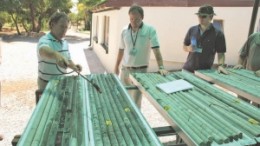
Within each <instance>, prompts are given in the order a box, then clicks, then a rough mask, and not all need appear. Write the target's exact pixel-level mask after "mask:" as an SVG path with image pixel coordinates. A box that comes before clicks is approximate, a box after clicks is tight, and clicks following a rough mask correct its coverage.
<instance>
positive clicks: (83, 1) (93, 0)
mask: <svg viewBox="0 0 260 146" xmlns="http://www.w3.org/2000/svg"><path fill="white" fill-rule="evenodd" d="M104 1H105V0H79V4H78V10H79V14H80V15H84V16H83V18H84V23H85V28H84V29H85V30H90V25H91V19H92V17H91V15H92V14H91V10H92V9H93V7H95V6H96V5H98V4H100V3H102V2H104ZM82 5H84V7H83V6H82ZM81 13H82V14H81Z"/></svg>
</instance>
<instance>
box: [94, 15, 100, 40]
mask: <svg viewBox="0 0 260 146" xmlns="http://www.w3.org/2000/svg"><path fill="white" fill-rule="evenodd" d="M98 28H99V20H98V16H97V18H96V30H95V36H94V37H93V40H94V41H95V42H96V43H98Z"/></svg>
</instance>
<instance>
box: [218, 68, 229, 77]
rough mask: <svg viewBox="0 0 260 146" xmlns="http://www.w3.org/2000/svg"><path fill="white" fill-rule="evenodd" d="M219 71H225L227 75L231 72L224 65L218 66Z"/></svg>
mask: <svg viewBox="0 0 260 146" xmlns="http://www.w3.org/2000/svg"><path fill="white" fill-rule="evenodd" d="M218 73H223V74H225V75H228V74H229V72H228V71H227V70H226V69H225V68H224V67H223V66H218Z"/></svg>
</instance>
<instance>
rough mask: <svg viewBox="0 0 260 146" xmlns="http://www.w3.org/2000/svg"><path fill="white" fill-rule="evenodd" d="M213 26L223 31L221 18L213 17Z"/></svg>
mask: <svg viewBox="0 0 260 146" xmlns="http://www.w3.org/2000/svg"><path fill="white" fill-rule="evenodd" d="M213 26H214V27H216V28H217V29H219V30H221V31H222V32H224V26H223V20H217V19H214V20H213Z"/></svg>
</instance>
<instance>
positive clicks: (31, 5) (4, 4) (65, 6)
mask: <svg viewBox="0 0 260 146" xmlns="http://www.w3.org/2000/svg"><path fill="white" fill-rule="evenodd" d="M72 6H73V3H72V1H71V0H0V12H5V13H8V15H9V16H6V15H5V16H4V17H7V18H8V17H9V18H10V16H11V18H12V21H13V23H14V24H15V26H16V27H17V32H18V34H19V28H18V26H19V25H22V26H23V28H24V29H25V30H26V31H34V32H39V31H41V29H42V27H44V28H46V24H44V23H47V22H48V19H49V17H50V16H51V15H52V14H53V13H54V12H56V11H62V12H65V13H70V9H71V8H72ZM0 19H1V18H0Z"/></svg>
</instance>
